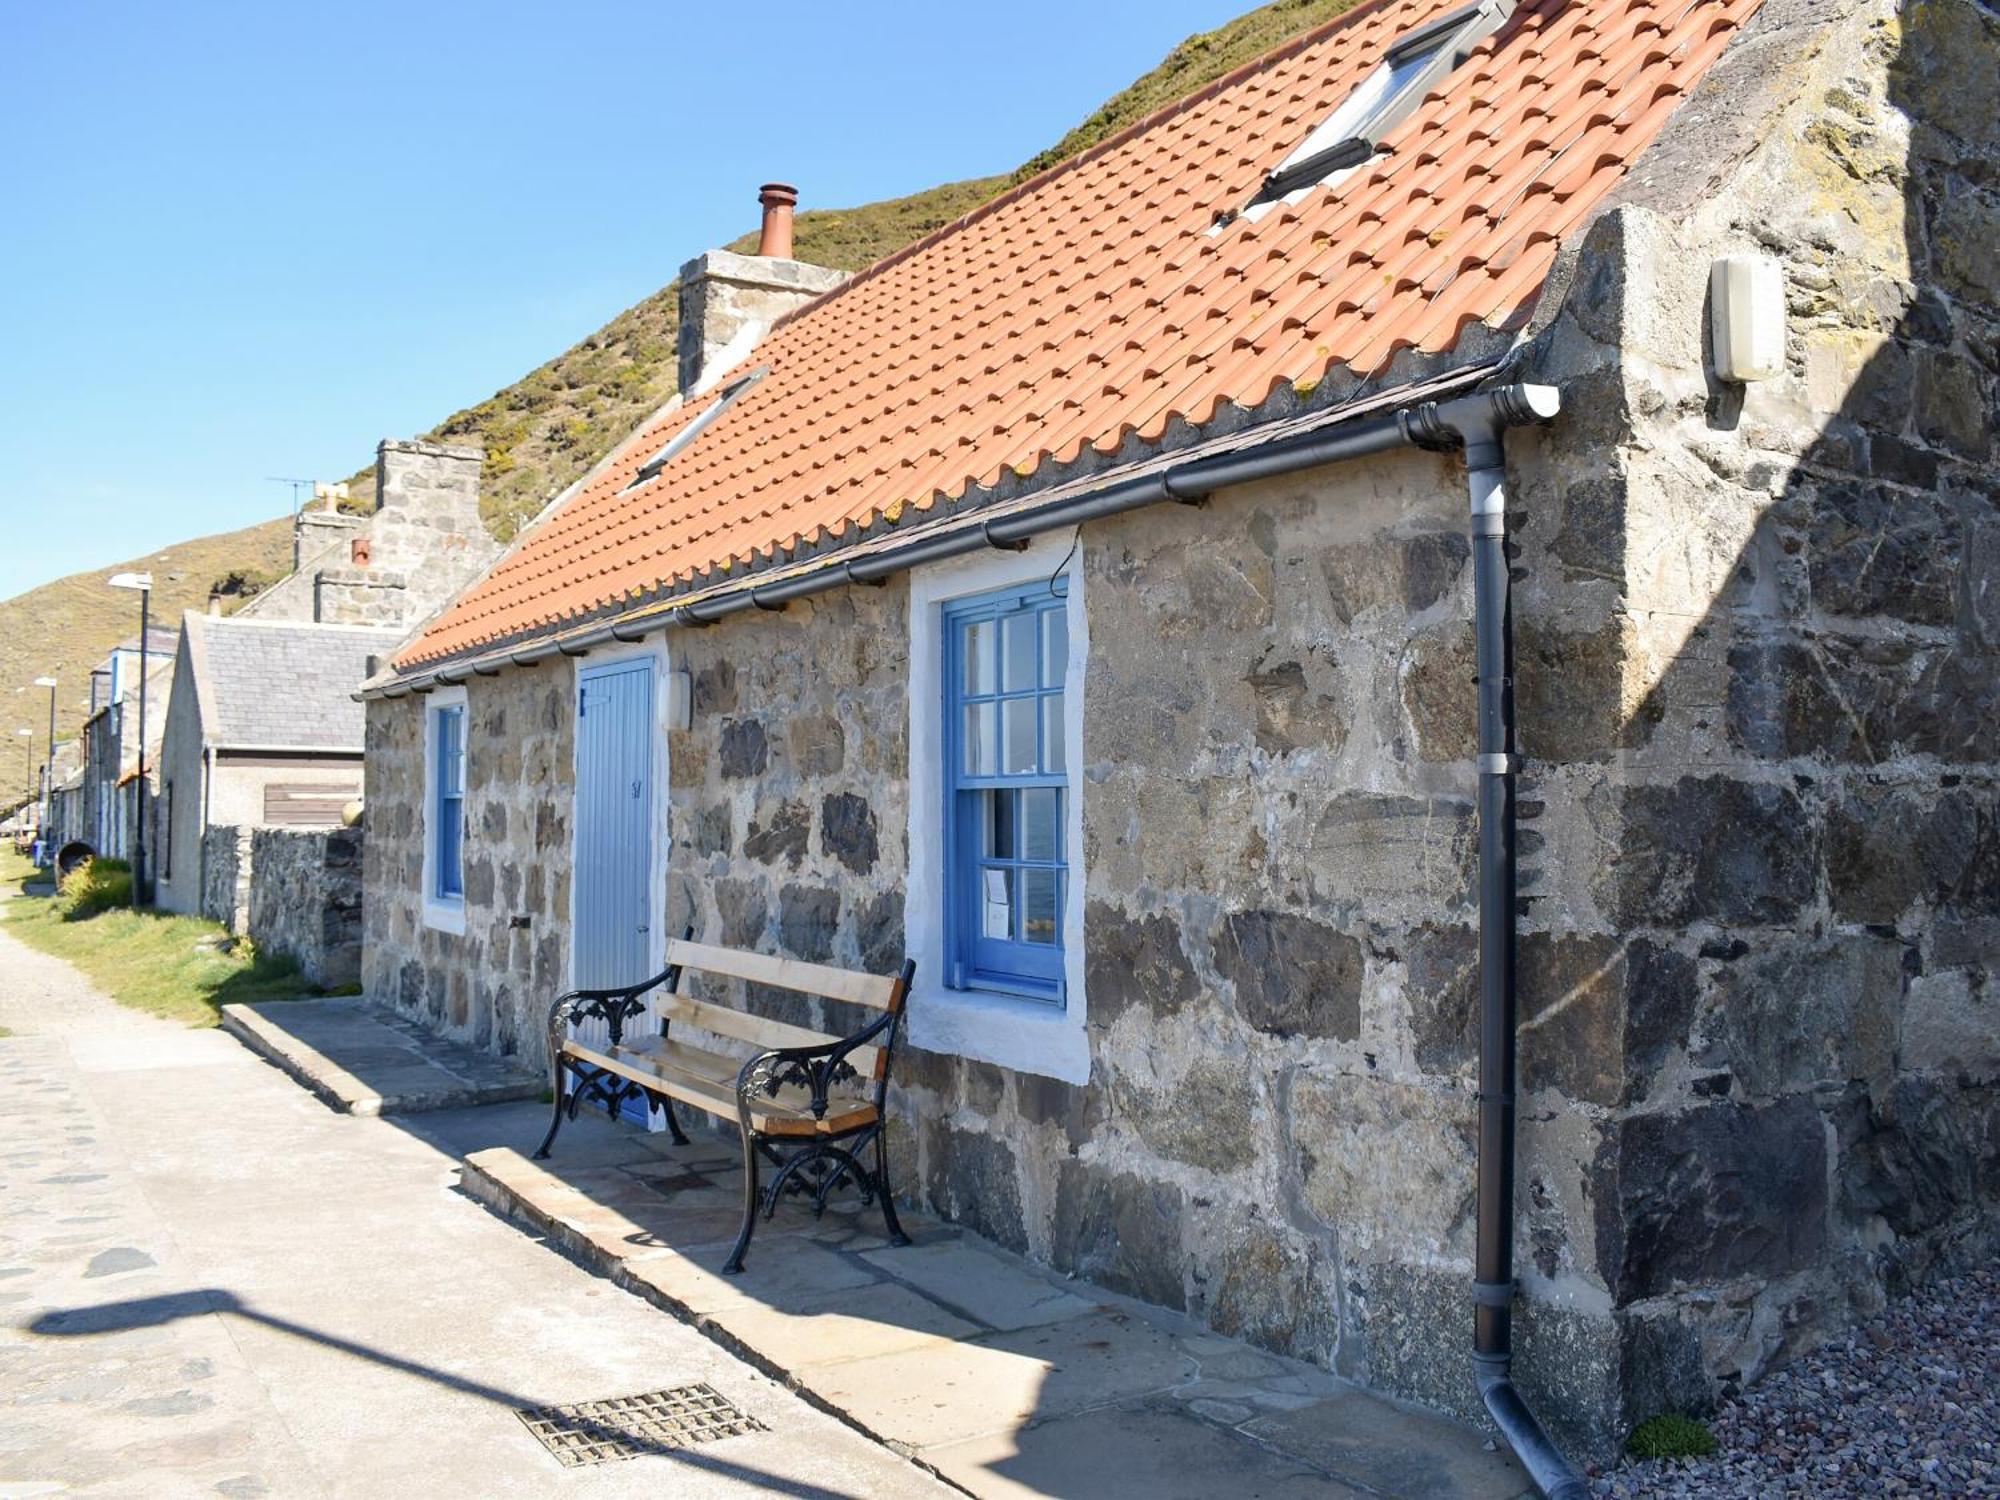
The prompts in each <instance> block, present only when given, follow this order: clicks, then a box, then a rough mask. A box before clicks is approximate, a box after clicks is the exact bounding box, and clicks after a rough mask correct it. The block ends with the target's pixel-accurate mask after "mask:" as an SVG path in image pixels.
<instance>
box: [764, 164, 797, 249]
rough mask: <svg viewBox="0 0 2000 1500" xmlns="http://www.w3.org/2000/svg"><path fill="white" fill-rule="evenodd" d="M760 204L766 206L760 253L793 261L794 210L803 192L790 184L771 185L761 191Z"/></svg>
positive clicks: (765, 185)
mask: <svg viewBox="0 0 2000 1500" xmlns="http://www.w3.org/2000/svg"><path fill="white" fill-rule="evenodd" d="M757 201H758V202H759V203H761V204H763V205H764V228H763V232H762V233H761V234H759V235H758V236H757V253H758V254H759V255H768V256H771V257H772V258H774V259H777V260H790V259H791V258H792V210H793V209H794V208H796V207H797V206H798V201H799V190H798V189H797V188H795V187H793V186H792V185H791V184H790V183H786V182H767V183H765V184H764V185H763V186H762V187H760V188H759V189H757Z"/></svg>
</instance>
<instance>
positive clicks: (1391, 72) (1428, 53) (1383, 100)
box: [1249, 0, 1513, 217]
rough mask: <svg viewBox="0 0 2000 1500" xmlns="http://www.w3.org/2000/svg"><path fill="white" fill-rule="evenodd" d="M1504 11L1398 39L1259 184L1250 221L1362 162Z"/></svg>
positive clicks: (1492, 9)
mask: <svg viewBox="0 0 2000 1500" xmlns="http://www.w3.org/2000/svg"><path fill="white" fill-rule="evenodd" d="M1512 10H1513V5H1512V4H1511V3H1510V0H1482V3H1481V4H1479V5H1476V6H1474V7H1472V8H1470V9H1467V10H1461V11H1454V12H1453V13H1452V14H1451V15H1448V16H1445V17H1444V18H1442V19H1441V20H1438V21H1436V22H1433V23H1432V24H1431V25H1429V26H1425V27H1422V28H1420V29H1419V30H1417V31H1414V32H1411V33H1410V34H1409V35H1408V36H1404V37H1400V38H1398V39H1397V41H1396V42H1395V44H1394V45H1393V46H1391V47H1390V48H1389V52H1388V55H1387V56H1386V57H1384V58H1383V59H1382V61H1381V63H1380V64H1379V65H1378V66H1377V67H1376V68H1375V70H1374V71H1373V72H1371V73H1370V74H1369V75H1368V76H1367V77H1366V78H1364V79H1363V80H1362V81H1361V85H1360V87H1358V88H1357V89H1355V91H1354V92H1353V93H1352V94H1349V95H1348V96H1347V98H1346V99H1344V100H1343V101H1342V102H1341V105H1340V107H1339V108H1338V109H1336V110H1335V111H1334V112H1333V113H1332V114H1331V115H1329V116H1327V118H1326V119H1325V120H1323V121H1321V122H1320V124H1319V125H1318V126H1317V127H1315V128H1314V130H1313V132H1312V133H1311V134H1310V135H1308V136H1307V137H1306V138H1305V139H1304V140H1303V141H1301V142H1299V145H1298V147H1297V149H1296V150H1294V151H1293V152H1292V154H1291V155H1290V156H1287V157H1286V158H1285V159H1284V160H1283V161H1282V162H1280V163H1278V166H1277V168H1276V169H1275V170H1274V171H1272V173H1271V175H1270V176H1268V177H1267V178H1265V179H1264V185H1263V187H1262V188H1261V189H1260V190H1259V192H1258V194H1257V196H1256V198H1255V199H1254V200H1253V201H1252V203H1251V205H1250V210H1249V212H1250V216H1251V217H1255V216H1256V213H1257V211H1259V210H1261V209H1263V208H1265V207H1268V206H1269V205H1270V204H1272V203H1274V202H1276V201H1278V200H1279V199H1281V198H1287V197H1290V196H1291V195H1292V194H1294V193H1302V192H1304V191H1305V190H1306V189H1307V188H1311V187H1315V186H1317V185H1319V184H1320V183H1331V182H1333V181H1334V180H1335V179H1336V178H1337V177H1338V176H1339V174H1341V173H1343V172H1345V171H1346V170H1348V169H1349V168H1352V167H1357V166H1359V165H1360V164H1361V163H1362V162H1364V161H1366V160H1368V158H1369V157H1371V156H1373V155H1374V154H1375V147H1376V143H1377V142H1378V141H1380V140H1381V139H1382V137H1383V136H1385V135H1387V134H1388V133H1389V130H1390V129H1391V127H1393V126H1395V125H1397V124H1400V123H1401V122H1402V121H1403V120H1404V119H1405V118H1407V117H1408V116H1409V115H1410V114H1411V113H1412V112H1413V111H1414V110H1415V109H1416V107H1417V106H1418V105H1419V104H1421V103H1422V102H1423V100H1424V98H1425V96H1426V95H1427V94H1428V93H1429V92H1430V85H1431V84H1433V83H1435V82H1436V81H1437V80H1438V79H1440V78H1442V77H1444V75H1445V74H1447V73H1449V72H1450V71H1451V70H1452V69H1453V68H1455V67H1456V66H1458V64H1459V62H1460V61H1461V60H1463V58H1464V57H1465V56H1466V55H1467V54H1468V53H1470V51H1471V50H1472V48H1473V47H1474V46H1475V45H1477V44H1478V43H1479V42H1481V41H1483V40H1484V39H1485V38H1486V37H1488V36H1490V35H1492V34H1493V33H1494V32H1495V31H1497V30H1498V29H1499V28H1500V26H1501V25H1502V24H1503V23H1504V22H1505V21H1506V19H1507V17H1508V15H1509V13H1510V12H1511V11H1512Z"/></svg>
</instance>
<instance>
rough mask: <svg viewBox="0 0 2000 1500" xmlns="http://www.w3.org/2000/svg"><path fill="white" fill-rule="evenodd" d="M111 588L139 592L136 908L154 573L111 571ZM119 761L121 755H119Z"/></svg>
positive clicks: (142, 854)
mask: <svg viewBox="0 0 2000 1500" xmlns="http://www.w3.org/2000/svg"><path fill="white" fill-rule="evenodd" d="M105 581H106V582H107V583H109V584H110V585H111V586H112V587H113V588H114V589H137V590H138V591H139V775H138V782H137V785H138V788H139V790H138V791H137V792H136V793H135V794H134V795H135V797H136V799H137V808H138V817H137V818H135V819H134V820H133V824H134V826H133V829H132V907H133V909H134V910H135V911H136V910H137V909H138V907H139V905H140V900H141V896H142V894H143V892H144V891H145V889H146V632H147V629H148V628H149V620H150V617H149V616H148V614H147V609H148V607H149V606H150V605H151V604H152V601H153V575H152V574H151V573H113V574H112V575H111V577H110V578H108V579H106V580H105ZM119 759H120V760H121V761H122V760H123V759H124V756H122V755H121V756H120V757H119Z"/></svg>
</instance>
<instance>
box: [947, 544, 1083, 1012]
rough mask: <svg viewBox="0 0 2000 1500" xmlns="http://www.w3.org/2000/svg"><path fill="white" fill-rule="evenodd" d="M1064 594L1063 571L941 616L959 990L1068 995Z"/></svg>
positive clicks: (950, 939)
mask: <svg viewBox="0 0 2000 1500" xmlns="http://www.w3.org/2000/svg"><path fill="white" fill-rule="evenodd" d="M1067 594H1068V588H1067V584H1066V583H1065V582H1064V581H1062V580H1057V581H1056V582H1055V584H1054V585H1053V587H1051V586H1050V585H1049V584H1047V583H1036V584H1033V585H1031V586H1029V587H1027V588H1024V589H1013V590H1009V591H1007V592H1005V593H1001V594H989V595H986V596H984V597H981V598H977V599H971V600H964V601H959V602H957V603H954V604H952V605H950V606H948V607H947V609H946V611H945V616H944V632H945V639H944V658H945V673H944V683H945V705H944V706H945V724H944V735H943V748H944V757H945V785H946V808H945V838H946V844H947V848H946V858H945V871H946V881H947V885H948V887H949V889H948V891H947V896H946V901H947V906H946V922H945V928H946V946H947V949H948V951H949V953H950V956H951V957H950V964H949V982H950V984H951V986H952V987H953V988H955V989H998V990H1006V991H1011V992H1013V993H1017V994H1022V995H1028V996H1031V997H1033V998H1036V999H1040V1000H1046V1001H1049V1002H1051V1003H1053V1004H1061V1003H1062V999H1063V980H1062V975H1063V931H1062V914H1063V906H1064V886H1065V884H1066V883H1067V881H1068V878H1069V865H1068V861H1067V859H1066V857H1065V855H1066V849H1067V839H1066V831H1067V829H1068V826H1069V824H1068V818H1069V798H1070V795H1071V791H1070V773H1069V766H1068V765H1067V763H1066V760H1067V757H1066V755H1065V751H1064V745H1065V737H1064V719H1063V711H1064V689H1065V686H1066V683H1065V680H1064V679H1065V676H1066V673H1067V670H1068V664H1069V630H1068V613H1067Z"/></svg>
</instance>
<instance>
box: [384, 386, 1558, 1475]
mask: <svg viewBox="0 0 2000 1500" xmlns="http://www.w3.org/2000/svg"><path fill="white" fill-rule="evenodd" d="M1561 405H1562V401H1561V393H1560V392H1559V391H1558V390H1557V389H1556V388H1555V387H1554V386H1546V385H1525V384H1511V385H1502V386H1498V387H1495V388H1494V389H1491V390H1485V391H1478V392H1474V393H1472V394H1470V395H1460V396H1453V397H1450V398H1446V399H1438V400H1425V401H1418V402H1415V403H1413V404H1411V405H1409V406H1405V407H1403V408H1401V409H1398V410H1392V411H1387V412H1384V413H1382V414H1380V415H1377V416H1371V417H1367V418H1363V419H1361V420H1358V421H1350V422H1342V423H1339V424H1335V425H1330V426H1327V427H1324V428H1321V429H1316V430H1312V431H1308V432H1304V433H1299V434H1295V435H1292V436H1287V437H1278V438H1273V439H1270V440H1268V441H1265V442H1262V443H1252V444H1246V445H1245V446H1243V447H1241V448H1238V449H1234V450H1232V451H1229V452H1225V453H1220V454H1214V455H1210V456H1207V457H1202V458H1194V459H1188V460H1184V461H1183V462H1181V463H1178V464H1172V465H1168V466H1165V467H1161V468H1158V469H1156V470H1154V471H1152V472H1150V473H1145V474H1139V475H1134V476H1132V477H1130V478H1126V479H1122V480H1114V481H1113V482H1112V483H1110V484H1107V485H1103V486H1100V487H1098V488H1095V489H1089V490H1085V491H1083V492H1082V493H1079V494H1072V495H1069V496H1065V497H1062V498H1059V499H1056V500H1053V501H1048V502H1046V503H1044V504H1041V505H1038V506H1034V507H1032V508H1025V509H1019V510H1012V511H1008V512H1005V513H1003V514H998V515H993V516H990V517H989V518H988V519H986V520H983V521H981V520H979V519H977V517H974V518H971V519H970V520H967V521H964V522H960V523H958V524H954V525H952V526H950V527H948V528H941V529H938V530H935V531H933V532H931V533H929V534H927V535H923V536H920V537H916V538H913V539H911V540H910V542H909V543H908V544H907V545H902V546H896V547H891V548H885V549H883V550H880V551H875V552H870V553H868V554H866V555H863V556H859V557H852V558H849V559H847V560H845V561H839V560H836V561H830V562H828V563H826V564H824V565H821V566H818V567H812V568H808V569H806V570H803V571H800V572H798V573H795V574H792V575H790V576H788V577H785V578H781V579H778V580H775V581H773V582H771V583H764V584H755V583H752V584H746V585H744V586H741V587H738V588H735V589H731V590H728V591H727V592H724V593H720V594H715V595H711V596H709V597H708V598H704V599H700V600H697V601H695V602H693V603H690V604H684V605H678V606H675V607H674V608H671V609H664V610H660V611H658V612H656V613H653V614H649V615H646V616H644V617H642V618H638V619H629V618H628V619H626V620H622V621H613V622H610V623H607V624H603V625H598V626H595V627H593V628H591V629H589V630H586V631H581V632H578V633H576V634H574V635H571V636H566V637H558V638H555V639H547V640H542V641H538V642H536V643H534V644H532V645H528V646H523V647H519V648H516V649H514V650H503V651H496V652H490V653H487V654H486V655H484V656H479V657H474V658H472V659H470V660H466V661H460V662H454V663H448V664H446V665H444V666H440V667H438V668H436V669H434V670H432V671H430V672H426V673H419V674H416V675H414V676H412V677H410V678H405V679H398V680H396V681H393V682H390V683H386V684H383V685H382V686H380V687H377V688H372V689H368V690H365V691H364V692H363V693H362V694H361V696H363V697H387V698H395V697H402V696H404V695H405V694H408V693H423V692H428V691H430V690H431V689H432V688H433V687H436V686H449V685H454V684H457V683H461V682H464V681H466V680H467V679H468V678H471V677H473V676H475V675H476V676H483V677H492V676H497V675H498V674H499V672H500V671H501V669H502V667H503V666H505V665H507V664H510V663H511V664H513V665H516V666H528V665H531V664H532V663H534V662H538V661H543V660H546V659H548V658H549V657H552V656H555V655H557V654H559V653H560V654H562V655H565V656H583V655H585V654H586V653H588V652H589V651H590V650H591V649H592V648H593V647H596V646H601V645H606V644H609V643H611V642H613V641H621V642H622V641H637V640H641V639H643V638H645V637H646V636H648V635H651V634H653V633H654V632H656V631H661V630H666V629H671V628H691V627H700V626H704V625H710V624H713V623H714V622H715V621H717V620H720V619H722V618H724V617H725V616H728V615H733V614H739V613H741V612H743V611H744V610H749V609H782V608H783V607H784V606H785V605H786V604H788V603H790V602H791V601H792V600H794V599H803V598H806V597H808V596H810V595H813V594H820V593H826V592H828V591H830V590H833V589H838V588H846V587H848V586H850V585H853V584H874V583H881V582H883V581H884V580H886V579H888V578H889V577H890V576H892V575H893V574H896V573H899V572H903V571H906V570H907V569H910V568H914V567H918V566H921V565H922V564H925V563H934V562H940V561H943V560H944V559H946V558H952V557H960V556H964V555H965V554H967V553H972V552H978V551H981V550H982V549H984V548H987V547H1009V548H1020V547H1025V546H1026V545H1027V544H1028V542H1029V540H1030V539H1031V538H1033V537H1035V536H1039V535H1041V534H1042V533H1044V532H1049V531H1060V530H1063V529H1065V528H1068V527H1071V526H1077V525H1081V524H1082V523H1084V522H1087V521H1096V520H1101V519H1103V518H1105V517H1107V516H1114V515H1120V514H1122V513H1124V512H1126V511H1131V510H1138V509H1140V508H1142V507H1144V506H1148V505H1157V504H1159V503H1161V502H1162V501H1168V500H1173V501H1179V502H1180V503H1182V504H1199V503H1200V502H1202V501H1203V500H1205V499H1207V498H1208V496H1210V495H1212V494H1214V493H1215V492H1216V491H1218V490H1223V489H1228V488H1230V487H1231V486H1234V485H1240V484H1248V483H1250V482H1252V481H1254V480H1260V479H1272V478H1277V477H1280V476H1283V475H1289V474H1296V473H1299V472H1300V471H1302V470H1306V469H1314V468H1320V467H1322V466H1324V465H1327V464H1335V463H1343V462H1346V461H1347V460H1349V459H1356V458H1366V457H1369V456H1371V455H1374V454H1378V453H1386V452H1390V451H1393V450H1395V449H1399V448H1429V449H1449V448H1454V447H1458V446H1460V445H1461V444H1462V445H1463V446H1464V448H1465V462H1466V479H1467V484H1468V486H1469V489H1470V495H1471V507H1472V528H1471V529H1472V557H1473V617H1474V634H1475V638H1476V641H1477V655H1478V693H1479V1011H1480V1025H1479V1162H1478V1190H1477V1196H1478V1201H1477V1211H1478V1233H1477V1240H1476V1248H1475V1253H1474V1282H1473V1289H1472V1295H1473V1304H1474V1312H1473V1353H1472V1360H1473V1368H1474V1373H1475V1378H1476V1379H1477V1381H1478V1385H1479V1394H1480V1398H1481V1399H1482V1400H1483V1401H1484V1402H1485V1405H1486V1410H1487V1412H1488V1413H1489V1414H1490V1415H1491V1416H1492V1418H1493V1422H1494V1424H1495V1425H1496V1426H1497V1427H1498V1428H1499V1429H1500V1432H1501V1435H1502V1436H1503V1437H1505V1438H1506V1440H1507V1445H1508V1446H1509V1447H1510V1448H1512V1449H1513V1450H1514V1453H1515V1455H1516V1457H1518V1458H1519V1459H1520V1460H1521V1464H1522V1466H1523V1467H1524V1468H1526V1469H1527V1471H1528V1474H1529V1477H1530V1478H1532V1479H1533V1480H1534V1483H1535V1487H1536V1488H1537V1489H1539V1490H1540V1491H1541V1493H1542V1494H1543V1495H1544V1496H1545V1497H1547V1500H1585V1497H1587V1496H1588V1494H1589V1491H1588V1489H1587V1488H1586V1486H1585V1485H1584V1482H1583V1480H1582V1479H1581V1478H1580V1477H1579V1476H1578V1474H1577V1472H1576V1470H1575V1469H1574V1468H1573V1467H1571V1465H1570V1463H1569V1461H1568V1460H1567V1459H1565V1458H1564V1457H1563V1455H1562V1453H1561V1451H1560V1450H1559V1449H1558V1448H1557V1447H1556V1445H1555V1443H1554V1441H1553V1440H1552V1439H1551V1438H1550V1437H1549V1435H1548V1433H1547V1431H1546V1430H1545V1429H1544V1428H1543V1427H1542V1425H1541V1423H1540V1422H1539V1421H1538V1420H1537V1419H1536V1417H1535V1414H1534V1413H1533V1412H1532V1411H1531V1410H1530V1409H1529V1408H1528V1405H1527V1403H1526V1401H1525V1400H1523V1398H1522V1397H1521V1394H1520V1392H1519V1391H1518V1390H1517V1389H1516V1388H1515V1386H1514V1381H1513V1374H1512V1368H1513V1322H1512V1309H1513V1299H1514V1290H1515V1288H1514V1279H1513V1256H1514V1148H1515V1141H1514V1136H1515V1131H1514V1078H1515V1035H1514V1032H1515V1025H1516V1016H1517V1013H1518V1004H1517V998H1516V992H1515V974H1514V950H1515V931H1514V926H1515V917H1514V905H1515V899H1514V898H1515V887H1516V885H1517V878H1516V856H1515V845H1514V821H1515V810H1514V801H1515V796H1514V793H1515V784H1514V778H1515V774H1516V772H1517V770H1518V760H1517V758H1516V756H1515V754H1514V688H1513V661H1514V654H1513V621H1512V608H1511V600H1510V593H1511V584H1510V579H1509V576H1508V569H1507V484H1506V461H1505V452H1504V448H1503V439H1504V435H1505V433H1506V430H1507V429H1508V428H1509V427H1522V426H1527V425H1530V424H1533V423H1540V422H1547V421H1549V420H1551V419H1552V418H1554V417H1555V416H1556V414H1557V413H1558V412H1559V411H1560V410H1561Z"/></svg>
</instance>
